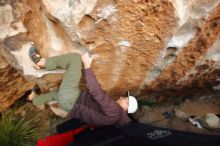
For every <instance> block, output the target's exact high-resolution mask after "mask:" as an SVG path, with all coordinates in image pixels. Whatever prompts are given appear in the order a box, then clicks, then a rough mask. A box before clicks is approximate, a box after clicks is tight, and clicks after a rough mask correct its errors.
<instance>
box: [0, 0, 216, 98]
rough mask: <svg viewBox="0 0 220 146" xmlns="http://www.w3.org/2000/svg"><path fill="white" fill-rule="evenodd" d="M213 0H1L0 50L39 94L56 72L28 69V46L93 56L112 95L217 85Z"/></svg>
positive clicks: (176, 92) (180, 92)
mask: <svg viewBox="0 0 220 146" xmlns="http://www.w3.org/2000/svg"><path fill="white" fill-rule="evenodd" d="M219 4H220V0H147V1H145V0H56V1H53V0H18V1H15V0H11V1H9V0H3V1H0V18H1V19H0V20H1V21H0V30H1V32H0V41H1V45H2V48H1V53H2V54H3V56H4V57H5V58H6V60H7V62H8V63H9V64H10V65H11V66H12V67H14V68H15V69H16V70H17V71H18V72H19V73H21V74H22V75H23V76H24V77H25V78H26V79H27V80H29V81H31V83H37V84H39V85H40V87H41V88H42V89H44V91H45V92H46V91H48V90H53V89H54V88H56V87H57V86H56V85H58V84H59V82H60V80H61V79H62V75H61V74H62V73H63V71H60V70H56V71H46V70H35V69H34V68H33V67H32V62H31V61H30V59H29V58H28V49H29V47H30V46H32V45H34V46H36V47H37V48H39V50H40V53H41V54H42V56H44V57H50V56H55V55H60V54H65V53H69V52H81V51H90V52H93V53H95V54H97V55H98V58H97V59H96V60H95V61H94V63H93V65H92V68H93V70H94V72H95V75H96V76H97V79H98V81H99V82H100V84H101V86H102V87H103V89H104V90H106V91H107V92H108V93H109V94H110V95H112V96H113V97H116V96H118V95H120V94H122V93H124V91H126V90H130V92H131V93H133V94H134V95H137V96H138V97H139V98H151V97H153V98H154V97H155V96H160V95H162V96H167V97H177V96H189V95H192V94H193V93H195V91H200V90H201V89H208V90H209V91H211V90H212V89H215V90H218V89H219V87H218V86H219V85H218V84H219V80H220V79H219V76H220V73H219V65H220V63H219V61H220V48H219V45H220V40H219V36H220V19H219V18H220V5H219ZM80 44H81V45H82V46H81V45H80ZM85 48H86V49H85ZM7 75H8V76H10V73H8V74H7ZM82 83H84V81H82ZM189 89H190V90H189ZM10 90H11V88H10V89H9V91H10ZM203 91H204V90H203Z"/></svg>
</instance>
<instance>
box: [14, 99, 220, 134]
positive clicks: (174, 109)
mask: <svg viewBox="0 0 220 146" xmlns="http://www.w3.org/2000/svg"><path fill="white" fill-rule="evenodd" d="M25 98H26V97H23V98H21V99H20V100H18V101H17V102H16V103H15V104H14V105H13V106H12V107H11V108H16V109H17V112H23V113H25V112H27V111H30V110H31V111H34V112H36V114H39V115H40V117H39V119H40V125H41V127H39V128H40V129H41V132H42V133H41V134H42V137H45V136H48V135H52V134H55V133H56V126H57V125H58V124H60V123H62V122H64V121H65V120H67V119H63V118H60V117H57V116H55V115H54V114H53V113H52V111H51V110H50V109H49V107H47V106H46V108H45V109H44V110H40V109H38V108H37V107H35V106H34V105H33V104H32V103H31V102H27V101H26V100H25ZM139 103H140V108H139V110H138V112H136V114H134V115H132V117H133V118H134V119H135V120H137V121H139V122H141V123H147V124H151V125H154V126H158V127H165V128H170V129H175V130H181V131H191V132H196V133H205V134H216V135H220V129H217V130H207V129H198V128H197V127H195V126H193V125H192V124H190V123H189V122H188V120H187V117H188V116H190V115H194V116H198V115H203V114H205V113H210V112H211V113H215V114H220V97H219V96H212V97H208V96H207V97H200V98H193V99H186V100H184V101H181V102H180V103H178V104H176V103H174V101H169V100H167V101H163V102H159V103H158V102H157V103H156V102H154V101H150V100H149V101H144V102H143V101H140V102H139ZM166 112H169V113H171V115H173V117H171V118H168V119H167V118H165V116H164V113H166Z"/></svg>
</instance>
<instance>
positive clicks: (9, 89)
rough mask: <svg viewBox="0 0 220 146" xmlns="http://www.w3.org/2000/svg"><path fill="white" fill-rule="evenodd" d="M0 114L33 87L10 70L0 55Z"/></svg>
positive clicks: (14, 71)
mask: <svg viewBox="0 0 220 146" xmlns="http://www.w3.org/2000/svg"><path fill="white" fill-rule="evenodd" d="M0 74H1V76H0V82H1V85H0V104H1V106H0V112H2V111H4V110H5V109H6V108H7V107H8V106H10V105H12V104H13V103H14V102H15V100H17V99H18V98H20V97H21V96H22V95H24V93H25V92H26V91H27V90H30V89H31V88H32V87H33V84H32V83H30V82H28V81H27V80H26V79H25V78H24V77H23V76H21V75H20V74H19V73H18V71H16V70H15V69H14V68H12V67H11V66H10V65H9V64H8V63H7V62H6V61H5V59H4V57H3V56H2V55H1V54H0Z"/></svg>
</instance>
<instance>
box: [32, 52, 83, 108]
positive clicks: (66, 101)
mask: <svg viewBox="0 0 220 146" xmlns="http://www.w3.org/2000/svg"><path fill="white" fill-rule="evenodd" d="M45 69H46V70H56V69H66V71H65V73H64V77H63V80H62V82H61V85H60V88H59V91H51V92H49V93H46V94H41V95H38V96H35V97H34V99H33V104H34V105H42V104H44V103H46V102H49V101H52V100H56V101H58V103H59V105H60V107H61V108H62V109H64V110H66V111H70V110H71V109H72V107H73V105H74V103H75V102H76V100H77V98H78V96H79V94H80V89H79V82H80V78H81V75H82V61H81V57H80V55H79V54H77V53H71V54H65V55H60V56H54V57H50V58H48V59H47V60H46V64H45Z"/></svg>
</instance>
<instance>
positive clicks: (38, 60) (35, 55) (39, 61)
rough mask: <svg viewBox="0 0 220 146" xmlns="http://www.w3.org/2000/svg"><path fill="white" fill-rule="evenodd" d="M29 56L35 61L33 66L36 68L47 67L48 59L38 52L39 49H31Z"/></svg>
mask: <svg viewBox="0 0 220 146" xmlns="http://www.w3.org/2000/svg"><path fill="white" fill-rule="evenodd" d="M29 57H30V58H31V60H32V61H33V62H34V64H33V66H34V68H36V69H41V68H44V67H45V62H46V59H45V58H42V57H41V56H40V54H39V52H38V50H37V49H36V48H34V47H31V48H30V49H29Z"/></svg>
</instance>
